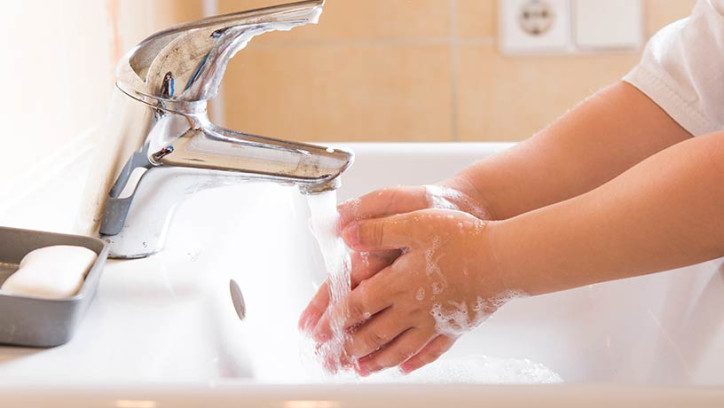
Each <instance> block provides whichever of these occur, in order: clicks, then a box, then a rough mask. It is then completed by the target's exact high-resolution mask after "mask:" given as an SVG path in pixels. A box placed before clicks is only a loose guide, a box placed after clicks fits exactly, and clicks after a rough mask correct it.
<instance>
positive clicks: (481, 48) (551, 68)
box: [219, 0, 694, 141]
mask: <svg viewBox="0 0 724 408" xmlns="http://www.w3.org/2000/svg"><path fill="white" fill-rule="evenodd" d="M498 1H504V0H498ZM279 2H280V1H278V0H276V1H275V0H219V9H220V12H232V11H237V10H243V9H248V8H254V7H258V6H266V5H271V4H277V3H279ZM644 3H645V8H646V29H647V33H648V34H652V33H654V32H655V31H656V30H658V28H660V27H661V26H663V25H665V24H666V23H668V22H670V21H673V20H675V19H678V18H681V17H684V16H686V15H687V14H688V12H689V11H690V9H691V7H692V6H693V4H694V0H644ZM496 4H497V2H496V1H495V0H328V1H327V5H326V6H325V12H324V14H323V15H322V18H321V20H320V24H319V25H318V26H309V27H301V28H298V29H295V30H293V31H291V32H288V33H272V34H267V35H264V36H262V37H260V38H257V39H255V40H254V41H252V43H251V44H250V46H249V48H248V49H246V50H244V51H242V52H241V53H240V54H239V55H238V56H237V57H236V58H235V60H234V61H233V62H232V64H231V65H230V67H229V70H228V72H227V77H226V81H225V118H226V119H225V120H226V125H227V126H229V127H231V128H235V129H241V130H244V131H247V132H252V133H259V134H263V135H269V136H274V137H280V138H290V139H296V140H306V141H456V140H459V141H471V140H481V141H482V140H496V141H497V140H520V139H523V138H526V137H528V136H530V135H531V134H532V133H534V132H535V131H536V130H538V129H540V128H541V127H543V126H545V125H546V124H548V123H550V122H551V121H553V120H554V119H555V118H557V117H558V116H560V115H561V114H562V113H564V112H565V111H566V110H567V109H568V108H570V107H571V106H572V105H574V104H575V103H576V102H578V101H580V100H581V99H583V98H585V97H586V96H587V95H589V94H591V93H592V92H594V91H595V90H597V89H599V88H601V87H602V86H605V85H606V84H609V83H611V82H613V81H616V80H617V79H619V78H620V77H621V76H622V75H623V74H625V73H626V72H627V71H628V70H629V69H630V67H631V66H633V65H634V64H635V63H636V61H638V58H639V55H638V54H631V53H628V54H626V53H619V54H610V53H609V54H600V55H593V56H590V55H589V56H553V57H504V56H502V55H500V53H499V52H498V50H497V45H496V32H497V5H496Z"/></svg>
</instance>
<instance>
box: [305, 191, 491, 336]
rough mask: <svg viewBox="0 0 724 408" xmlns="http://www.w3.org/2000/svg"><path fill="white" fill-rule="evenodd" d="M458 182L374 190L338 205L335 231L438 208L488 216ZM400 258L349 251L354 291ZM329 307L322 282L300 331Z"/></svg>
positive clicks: (392, 253)
mask: <svg viewBox="0 0 724 408" xmlns="http://www.w3.org/2000/svg"><path fill="white" fill-rule="evenodd" d="M469 190H471V187H469V186H468V185H467V184H465V182H464V181H462V180H451V181H449V182H446V183H443V184H441V185H431V186H414V187H393V188H385V189H381V190H378V191H374V192H372V193H369V194H367V195H365V196H362V197H360V198H358V199H354V200H349V201H346V202H344V203H342V204H340V205H339V207H338V210H339V215H340V221H339V229H340V231H342V230H343V229H344V228H345V227H347V225H348V224H349V223H350V222H353V221H359V220H363V219H368V218H380V217H386V216H390V215H394V214H403V213H409V212H413V211H418V210H424V209H430V208H439V209H449V210H460V211H464V212H467V213H470V214H472V215H474V216H476V217H478V218H481V219H488V214H486V212H485V210H484V209H483V208H482V206H481V205H480V203H478V202H477V200H475V199H474V198H473V193H472V192H468V191H469ZM399 256H400V251H399V250H397V249H395V250H390V251H376V252H353V253H352V254H351V271H350V274H351V281H352V282H351V284H352V288H353V289H354V288H355V287H356V286H357V285H358V284H359V283H360V282H362V281H364V280H365V279H368V278H370V277H371V276H373V275H374V274H376V273H377V272H379V271H381V270H382V269H384V268H386V267H388V266H390V265H391V264H392V262H394V261H395V259H397V258H398V257H399ZM328 305H329V283H328V281H326V280H325V282H324V283H323V284H322V286H321V287H320V288H319V290H318V291H317V293H316V294H315V296H314V298H313V299H312V300H311V301H310V302H309V305H308V306H307V307H306V309H305V310H304V311H303V312H302V315H301V317H300V319H299V328H300V329H301V330H305V331H307V330H311V329H313V328H314V327H315V326H316V325H317V322H318V321H319V318H320V317H321V316H322V314H323V313H324V312H325V310H327V306H328Z"/></svg>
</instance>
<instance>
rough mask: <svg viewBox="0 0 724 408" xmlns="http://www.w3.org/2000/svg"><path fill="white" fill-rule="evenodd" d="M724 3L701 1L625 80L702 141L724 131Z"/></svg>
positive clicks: (653, 43)
mask: <svg viewBox="0 0 724 408" xmlns="http://www.w3.org/2000/svg"><path fill="white" fill-rule="evenodd" d="M723 12H724V0H699V1H698V2H697V3H696V6H695V7H694V11H693V12H692V14H691V16H689V17H688V18H685V19H683V20H679V21H677V22H675V23H673V24H671V25H669V26H667V27H665V28H663V29H662V30H661V31H659V32H658V33H657V34H656V35H655V36H654V37H653V38H652V39H651V40H650V41H649V43H648V44H647V46H646V49H645V51H644V55H643V58H642V60H641V62H640V63H639V64H638V65H637V66H636V67H635V68H634V69H633V70H632V71H631V72H629V73H628V74H627V75H626V76H625V77H624V81H626V82H629V83H631V84H632V85H633V86H635V87H636V88H638V89H639V90H641V91H642V92H643V93H644V94H646V95H647V96H648V97H649V98H651V99H652V100H653V101H654V102H655V103H656V104H658V105H659V106H661V108H662V109H664V110H665V111H666V113H668V114H669V116H671V117H672V118H673V119H674V120H675V121H676V122H677V123H679V124H680V125H681V126H682V127H684V128H685V129H686V130H687V131H689V132H690V133H691V134H693V135H695V136H698V135H703V134H706V133H712V132H715V131H718V130H724V13H723Z"/></svg>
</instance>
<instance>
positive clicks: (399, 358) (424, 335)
mask: <svg viewBox="0 0 724 408" xmlns="http://www.w3.org/2000/svg"><path fill="white" fill-rule="evenodd" d="M431 336H432V333H430V332H428V331H427V330H424V329H420V328H412V329H409V330H407V331H406V332H404V333H402V334H401V335H400V336H399V337H397V338H396V339H395V340H394V341H393V342H392V343H390V344H389V345H388V346H387V347H385V348H383V349H382V350H380V351H378V352H376V353H374V354H372V355H370V356H368V357H365V358H363V359H361V360H360V361H359V368H358V370H359V374H360V375H362V376H367V375H369V374H372V373H375V372H377V371H380V370H384V369H385V368H390V367H396V366H398V365H400V364H402V363H403V362H405V361H407V360H408V359H409V358H410V357H411V356H414V355H415V354H417V353H418V352H419V351H420V350H421V349H422V348H423V347H424V346H425V344H426V343H427V342H428V341H430V337H431Z"/></svg>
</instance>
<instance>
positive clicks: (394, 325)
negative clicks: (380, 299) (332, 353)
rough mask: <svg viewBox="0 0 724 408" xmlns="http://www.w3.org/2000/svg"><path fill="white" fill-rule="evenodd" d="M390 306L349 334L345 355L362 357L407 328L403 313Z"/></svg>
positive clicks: (385, 343) (379, 347)
mask: <svg viewBox="0 0 724 408" xmlns="http://www.w3.org/2000/svg"><path fill="white" fill-rule="evenodd" d="M394 309H395V308H394V306H393V307H390V308H388V309H386V310H384V311H382V312H380V313H378V314H377V315H376V316H375V317H373V318H372V319H370V320H369V321H367V323H365V324H364V325H362V326H361V327H360V328H359V329H357V330H355V331H354V332H353V333H352V334H350V336H349V341H348V342H347V344H346V345H345V351H346V352H347V355H349V356H351V357H353V358H360V357H364V356H366V355H368V354H372V353H374V352H375V351H377V350H379V349H381V348H382V347H384V346H385V345H387V344H388V343H389V342H391V341H392V340H394V339H395V338H396V337H397V336H399V335H400V334H401V333H403V332H404V331H405V330H407V329H409V328H410V326H409V325H407V324H405V323H404V321H405V319H404V315H402V314H400V313H397V311H396V310H394Z"/></svg>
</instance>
